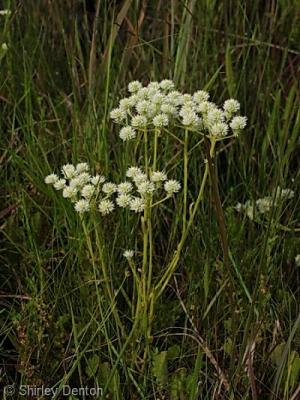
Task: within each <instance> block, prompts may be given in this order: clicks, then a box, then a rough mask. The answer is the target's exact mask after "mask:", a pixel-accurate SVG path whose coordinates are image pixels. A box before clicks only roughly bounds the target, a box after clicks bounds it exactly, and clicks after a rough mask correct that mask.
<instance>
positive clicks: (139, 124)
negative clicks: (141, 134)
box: [131, 115, 147, 128]
mask: <svg viewBox="0 0 300 400" xmlns="http://www.w3.org/2000/svg"><path fill="white" fill-rule="evenodd" d="M131 125H132V126H133V127H135V128H145V126H146V125H147V118H146V117H144V116H143V115H136V116H135V117H132V119H131Z"/></svg>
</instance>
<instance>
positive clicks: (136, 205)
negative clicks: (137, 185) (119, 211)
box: [129, 197, 145, 213]
mask: <svg viewBox="0 0 300 400" xmlns="http://www.w3.org/2000/svg"><path fill="white" fill-rule="evenodd" d="M129 207H130V210H131V211H134V212H136V213H138V212H143V211H144V208H145V202H144V200H143V199H142V198H140V197H132V198H131V202H130V205H129Z"/></svg>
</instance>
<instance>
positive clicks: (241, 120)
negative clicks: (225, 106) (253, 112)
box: [230, 116, 247, 131]
mask: <svg viewBox="0 0 300 400" xmlns="http://www.w3.org/2000/svg"><path fill="white" fill-rule="evenodd" d="M246 125H247V117H240V116H238V117H234V118H232V121H231V123H230V128H231V129H232V130H233V131H240V130H242V129H244V128H245V126H246Z"/></svg>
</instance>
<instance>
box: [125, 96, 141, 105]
mask: <svg viewBox="0 0 300 400" xmlns="http://www.w3.org/2000/svg"><path fill="white" fill-rule="evenodd" d="M127 100H128V102H129V103H130V106H131V107H134V106H135V105H136V103H137V102H139V101H140V99H139V97H138V96H137V95H136V94H133V95H131V96H130V97H127Z"/></svg>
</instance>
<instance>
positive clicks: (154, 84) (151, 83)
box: [147, 81, 159, 91]
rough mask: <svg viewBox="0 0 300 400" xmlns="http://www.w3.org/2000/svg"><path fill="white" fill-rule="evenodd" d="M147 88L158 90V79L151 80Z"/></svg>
mask: <svg viewBox="0 0 300 400" xmlns="http://www.w3.org/2000/svg"><path fill="white" fill-rule="evenodd" d="M147 88H148V89H151V90H156V91H157V90H158V89H159V83H158V82H156V81H154V82H150V83H149V84H148V86H147Z"/></svg>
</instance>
